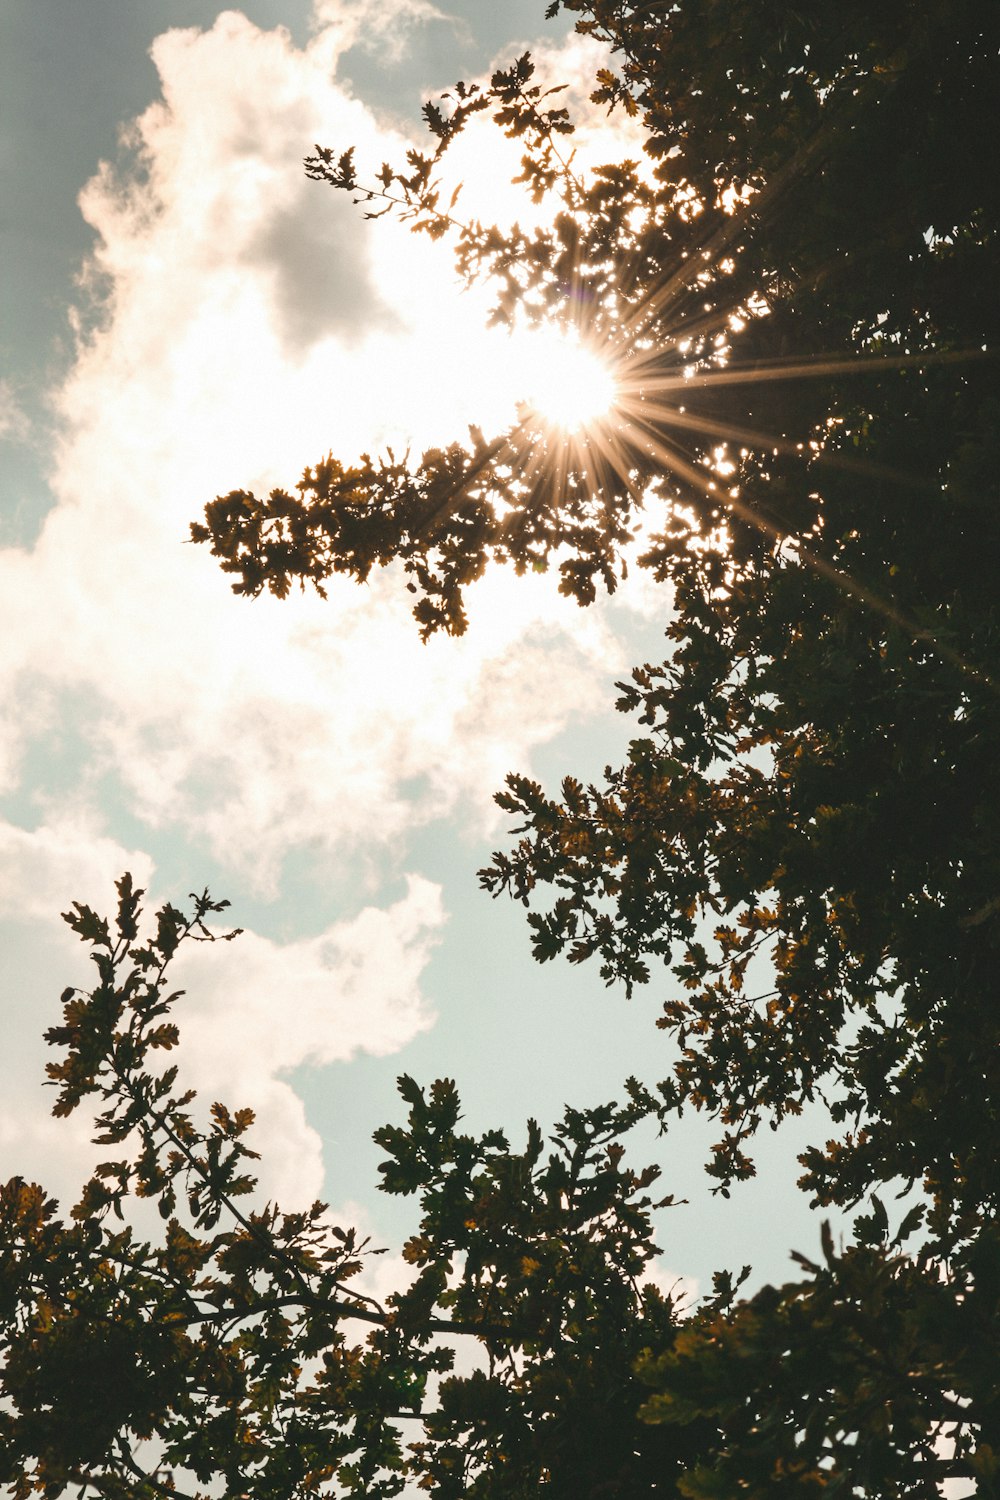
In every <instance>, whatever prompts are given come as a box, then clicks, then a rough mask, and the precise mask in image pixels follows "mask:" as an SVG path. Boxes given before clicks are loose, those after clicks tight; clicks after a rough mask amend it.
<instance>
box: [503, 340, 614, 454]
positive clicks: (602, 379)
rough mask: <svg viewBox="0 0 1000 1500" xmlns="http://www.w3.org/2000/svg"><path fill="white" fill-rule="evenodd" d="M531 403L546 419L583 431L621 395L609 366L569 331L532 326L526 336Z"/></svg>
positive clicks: (525, 356)
mask: <svg viewBox="0 0 1000 1500" xmlns="http://www.w3.org/2000/svg"><path fill="white" fill-rule="evenodd" d="M524 359H525V368H526V370H527V372H528V375H529V385H528V390H527V396H528V404H529V405H530V406H531V407H532V408H533V409H534V410H535V411H536V412H537V413H538V414H539V416H541V417H542V418H543V419H544V420H545V421H546V422H548V423H550V424H551V425H552V426H554V427H561V428H563V429H564V430H565V431H566V432H576V431H579V429H580V428H581V427H586V426H587V425H588V423H591V422H595V421H597V420H598V419H599V418H600V417H602V416H604V415H605V414H606V413H607V412H608V410H609V409H610V407H611V406H612V405H613V404H614V400H615V396H616V394H617V387H616V385H615V379H614V376H613V375H612V373H611V371H610V370H609V369H608V367H607V365H606V364H604V362H603V361H602V360H601V359H600V357H599V356H598V355H597V354H595V353H594V351H593V350H592V349H588V348H587V347H586V346H585V345H584V344H582V343H581V342H580V341H579V339H577V338H575V337H573V336H572V335H571V334H566V333H562V332H555V331H548V330H546V331H544V332H542V331H534V330H533V331H532V332H531V333H529V334H526V335H525V339H524Z"/></svg>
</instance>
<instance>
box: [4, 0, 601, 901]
mask: <svg viewBox="0 0 1000 1500" xmlns="http://www.w3.org/2000/svg"><path fill="white" fill-rule="evenodd" d="M404 9H406V7H404ZM323 14H324V15H326V14H330V15H332V12H323ZM334 33H335V27H333V28H331V27H330V26H327V28H326V29H325V30H323V31H321V32H320V33H319V34H318V35H317V37H316V39H315V41H314V42H313V43H312V44H311V45H310V46H309V47H308V48H306V49H305V50H297V49H296V48H295V46H294V45H293V44H292V42H291V39H290V37H289V36H288V34H287V33H286V32H284V31H282V30H277V31H272V32H263V31H260V30H258V29H257V28H256V27H255V26H253V25H252V24H251V23H250V22H249V21H248V20H246V18H245V17H243V16H241V15H240V14H238V13H237V12H234V11H230V12H226V13H224V14H223V15H221V16H220V17H219V19H218V20H217V22H216V24H215V25H214V26H213V27H212V29H211V30H209V31H207V32H198V31H195V30H175V31H171V32H168V33H166V34H165V35H164V36H162V37H160V38H159V39H158V41H157V42H156V44H155V47H154V49H153V56H154V61H155V63H156V66H157V68H158V70H159V73H160V77H161V82H162V93H163V97H162V99H161V100H160V101H158V102H157V103H155V104H154V105H152V106H151V107H150V108H149V109H148V110H147V111H146V112H145V113H144V114H143V116H142V117H141V118H140V119H139V121H138V122H136V124H135V125H134V127H133V128H132V130H131V132H130V135H129V140H130V152H131V155H130V156H129V157H128V159H127V161H126V165H125V167H124V168H123V169H122V170H120V171H119V172H115V171H114V170H112V169H111V168H110V167H104V168H102V169H101V171H100V173H99V174H98V175H97V177H95V179H94V180H93V181H92V182H91V184H90V185H89V186H88V188H87V189H86V191H85V193H84V195H83V197H82V200H81V202H82V207H83V210H84V212H85V214H86V216H87V218H88V219H89V221H90V223H91V224H92V226H93V228H94V230H95V233H96V235H97V244H96V248H95V252H94V256H93V260H92V265H91V268H90V279H91V281H92V283H93V284H94V285H95V286H100V287H102V288H104V293H103V295H104V298H105V300H104V302H103V303H102V304H101V306H102V318H101V319H100V320H99V325H98V327H97V331H96V332H94V333H92V334H90V335H88V336H87V337H83V336H81V345H80V349H79V354H78V358H77V360H76V364H75V367H74V369H73V371H72V373H71V375H70V376H69V378H68V380H67V381H66V383H65V385H64V387H63V388H62V390H61V391H60V392H59V393H58V401H57V404H58V408H59V411H60V413H61V417H62V421H63V437H62V442H61V445H60V448H59V450H58V453H57V456H56V462H55V471H54V477H53V481H52V483H53V490H54V493H55V495H56V497H57V501H58V503H57V506H56V508H55V509H54V510H53V511H52V513H51V514H50V516H49V517H48V520H47V523H46V525H45V528H44V530H43V533H42V535H41V537H40V539H39V542H38V544H37V547H36V548H35V549H34V551H32V552H27V551H23V550H16V549H8V550H7V551H5V552H4V553H2V554H0V616H2V629H3V635H4V640H5V642H6V643H7V650H6V653H5V658H4V661H3V662H2V663H0V689H2V691H3V699H2V701H3V703H4V705H5V709H4V711H3V712H2V714H0V776H2V782H0V784H2V785H3V786H5V787H6V788H7V789H8V790H10V789H12V788H15V787H16V785H17V783H18V778H19V776H20V774H21V771H22V768H23V764H24V757H25V755H28V754H30V752H31V749H32V746H33V744H34V743H35V742H36V738H37V735H38V734H39V733H41V732H43V731H44V729H45V728H46V726H47V725H48V724H50V723H51V722H52V721H53V719H55V720H56V721H57V722H61V723H62V724H64V725H65V724H66V723H70V724H72V725H73V727H74V729H75V731H76V732H77V733H78V734H79V735H80V736H81V738H82V740H83V741H84V743H85V745H86V747H87V749H86V754H87V755H88V756H89V767H88V774H89V775H90V777H91V779H92V780H93V781H94V783H95V785H96V783H97V782H98V781H99V780H100V778H101V777H105V778H111V780H112V781H113V782H114V783H115V784H116V785H117V786H118V787H119V789H120V790H121V792H122V793H123V794H124V797H125V802H126V806H127V807H128V808H129V810H130V811H132V812H134V813H136V814H138V816H139V817H141V818H142V819H144V820H146V821H147V822H148V823H149V824H150V825H152V826H155V827H158V828H160V829H169V828H179V829H183V830H185V831H186V832H187V833H188V834H189V835H190V836H192V837H193V838H194V839H195V840H203V841H205V842H206V843H207V845H208V846H209V848H210V849H211V851H212V852H213V854H214V855H215V856H217V857H218V858H219V859H221V860H223V861H225V862H227V863H228V864H229V865H230V866H231V867H234V868H237V869H242V870H244V871H246V872H250V873H252V874H253V876H254V878H255V879H256V881H257V883H258V886H259V888H260V889H262V890H270V891H272V892H273V891H274V890H275V889H276V886H275V881H276V879H277V874H278V871H279V869H280V863H281V859H282V857H283V855H284V854H285V853H286V851H287V850H289V849H290V848H292V847H295V846H296V845H298V844H301V843H302V842H303V841H311V842H313V843H317V842H318V843H319V844H325V845H326V846H328V847H329V848H334V847H337V846H347V847H353V848H355V849H357V848H359V847H361V846H362V845H364V846H365V847H366V848H367V849H368V850H370V851H377V849H378V847H380V846H381V847H383V848H389V847H390V846H391V847H395V848H398V847H399V840H400V838H401V837H402V836H403V835H404V834H405V833H406V831H407V830H408V829H411V828H413V827H415V826H418V825H419V824H420V823H421V822H423V821H426V819H427V818H429V817H432V816H438V815H441V814H444V813H447V812H449V811H452V810H454V809H455V808H456V807H458V806H460V805H463V804H464V805H466V806H468V807H469V808H470V809H471V814H470V815H471V819H472V821H473V822H474V823H476V824H478V825H479V826H482V825H484V824H485V823H486V822H488V820H489V818H490V817H491V816H492V813H491V804H490V800H489V799H490V794H491V793H492V791H493V790H494V788H495V787H496V786H497V785H498V784H499V782H500V779H501V778H502V775H503V773H504V771H506V770H507V769H509V768H510V767H511V766H514V765H524V764H525V763H527V762H528V761H529V759H530V755H531V750H532V748H533V746H535V745H537V744H539V743H540V742H542V741H544V740H545V739H546V738H547V737H548V736H550V735H551V734H552V733H554V732H556V731H558V730H559V729H560V728H562V727H563V726H564V725H565V724H566V723H567V721H568V720H569V719H570V718H571V717H572V716H573V715H575V714H579V713H585V712H586V711H587V710H588V708H590V707H592V706H593V707H596V706H597V704H598V703H601V702H603V701H604V699H605V696H606V691H607V689H606V683H607V682H608V680H609V679H610V678H611V677H612V675H613V674H614V673H615V672H616V671H619V670H620V669H621V666H622V665H623V662H622V660H621V656H620V649H619V647H618V646H617V645H616V642H615V640H614V638H613V636H612V634H611V632H610V631H609V630H608V628H607V626H606V623H605V622H604V620H603V618H602V616H601V613H600V611H598V610H592V611H590V612H589V613H588V614H587V615H586V616H584V615H581V614H580V613H578V612H577V611H576V610H575V609H574V608H573V607H572V606H571V605H568V604H567V602H566V601H565V600H563V599H560V598H559V597H558V596H557V593H556V589H555V584H554V582H553V581H552V580H551V579H546V578H532V579H529V580H514V579H513V578H511V577H507V576H504V575H502V574H499V573H495V574H494V575H493V576H492V577H491V578H489V579H487V580H485V581H484V582H483V583H482V584H481V585H480V586H478V587H477V588H476V589H475V590H474V591H473V626H472V629H471V630H470V632H469V634H468V636H467V637H466V638H464V639H463V640H462V641H459V642H454V641H446V640H436V641H434V642H432V643H431V644H430V645H429V646H428V647H426V648H425V647H423V646H421V645H420V643H419V641H418V639H417V636H416V630H415V626H414V624H413V622H412V619H411V617H410V613H409V609H410V599H409V596H408V595H406V594H405V592H404V590H403V589H402V587H401V583H400V580H399V579H397V578H395V577H394V576H393V575H391V574H383V575H380V576H379V577H377V578H375V579H373V580H372V582H371V584H370V586H369V587H368V588H366V589H359V588H356V587H354V586H352V585H348V584H346V583H342V584H340V585H338V586H335V587H334V588H333V590H332V591H331V600H330V602H329V603H326V604H324V603H322V602H321V601H318V600H316V599H314V598H312V597H309V598H295V599H292V600H289V601H286V602H283V603H280V604H279V603H277V602H276V601H273V600H271V599H261V600H259V601H256V602H255V603H252V604H251V603H249V602H247V601H243V600H234V599H233V598H232V596H231V594H230V592H229V589H228V585H227V582H226V580H225V579H224V577H223V576H222V575H221V574H220V573H219V571H218V570H217V568H216V566H215V564H214V563H213V562H212V560H211V559H210V558H209V557H208V555H207V553H206V552H204V551H203V550H202V549H195V548H191V547H186V546H183V545H182V542H183V540H184V537H185V535H186V527H187V522H188V521H189V520H190V519H194V518H196V517H197V516H198V515H199V513H200V510H201V506H202V504H203V502H204V501H205V500H206V499H207V498H210V497H211V496H212V495H213V494H215V493H217V492H220V491H224V490H227V489H229V488H233V487H238V486H248V487H249V486H253V487H255V488H258V489H261V488H266V487H268V486H270V485H273V484H275V483H285V484H287V483H289V481H291V480H294V478H295V476H296V475H297V474H298V473H299V472H301V468H302V467H303V465H304V464H305V463H307V462H312V461H314V460H315V459H316V458H317V457H318V456H319V455H320V454H321V453H322V452H323V451H325V450H326V449H327V448H329V447H333V448H334V450H335V451H337V452H339V453H341V454H343V455H345V456H348V457H349V456H351V455H352V454H356V453H357V452H359V451H361V450H362V449H366V448H376V449H377V448H378V447H380V446H381V445H383V444H384V443H386V442H389V441H393V442H396V443H397V444H400V445H405V444H406V443H407V442H408V441H409V442H412V443H414V444H415V445H416V446H417V447H418V448H419V447H421V446H423V445H424V444H427V443H430V442H432V441H433V442H440V441H449V440H451V439H452V438H453V437H456V436H461V435H462V434H463V432H464V423H465V422H466V421H467V420H471V419H479V418H483V419H486V420H487V424H488V425H489V422H490V421H491V420H494V421H496V422H499V421H501V420H503V419H504V417H505V414H506V413H507V412H508V411H510V410H511V409H512V406H513V400H514V395H515V390H516V361H515V360H514V359H513V357H512V353H511V350H510V349H509V347H508V346H507V345H506V344H505V342H504V340H503V338H502V336H495V337H494V338H493V340H492V342H491V341H490V340H489V339H486V337H485V335H484V334H483V333H482V320H483V313H484V308H485V305H486V299H485V295H484V294H481V293H480V292H475V291H474V292H472V293H467V294H459V293H458V292H457V291H456V288H455V284H454V281H453V278H452V272H451V266H450V260H449V252H448V251H447V250H446V249H445V248H443V247H441V246H434V245H431V244H429V243H427V242H426V241H417V240H414V239H413V237H411V236H410V235H409V234H408V233H407V231H406V229H405V227H404V226H400V225H398V224H395V223H391V222H389V221H384V222H382V223H380V224H378V225H374V226H373V225H367V224H365V222H364V220H363V219H362V217H361V216H360V213H359V212H358V211H357V210H355V209H354V208H353V207H352V205H351V204H350V203H349V202H348V201H347V199H346V197H344V196H342V195H337V194H334V193H333V192H331V191H329V190H325V189H324V188H323V187H321V186H318V185H316V184H311V183H309V182H308V181H306V179H305V178H304V176H303V174H302V172H301V168H300V166H299V161H300V158H301V156H302V154H303V153H304V152H306V151H309V150H311V149H312V144H313V142H314V140H321V141H330V142H332V143H334V144H340V143H342V144H347V143H349V142H351V141H354V142H357V143H358V145H359V157H364V158H365V159H367V160H369V161H372V162H377V161H380V160H382V158H383V157H385V156H392V157H394V158H396V159H399V158H400V156H401V153H402V150H403V146H404V143H403V142H402V141H401V139H399V138H398V137H396V136H394V135H393V134H392V133H391V132H389V131H387V130H386V129H385V128H384V127H382V126H381V125H379V123H378V122H377V121H376V120H375V118H374V117H373V116H372V115H371V114H370V113H369V112H368V111H367V110H366V109H365V107H364V106H363V105H362V104H360V103H359V102H358V101H357V100H355V99H353V98H351V97H349V96H348V95H347V94H346V93H344V92H343V91H342V90H341V89H339V87H338V85H337V83H336V80H335V78H331V72H330V61H331V55H332V52H334V51H335V50H336V45H339V44H337V43H336V36H335V35H334ZM331 36H333V40H331ZM129 162H132V163H133V165H131V166H130V165H129V164H128V163H129ZM501 373H502V374H503V378H502V379H501V378H500V374H501ZM491 408H492V412H491Z"/></svg>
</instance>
